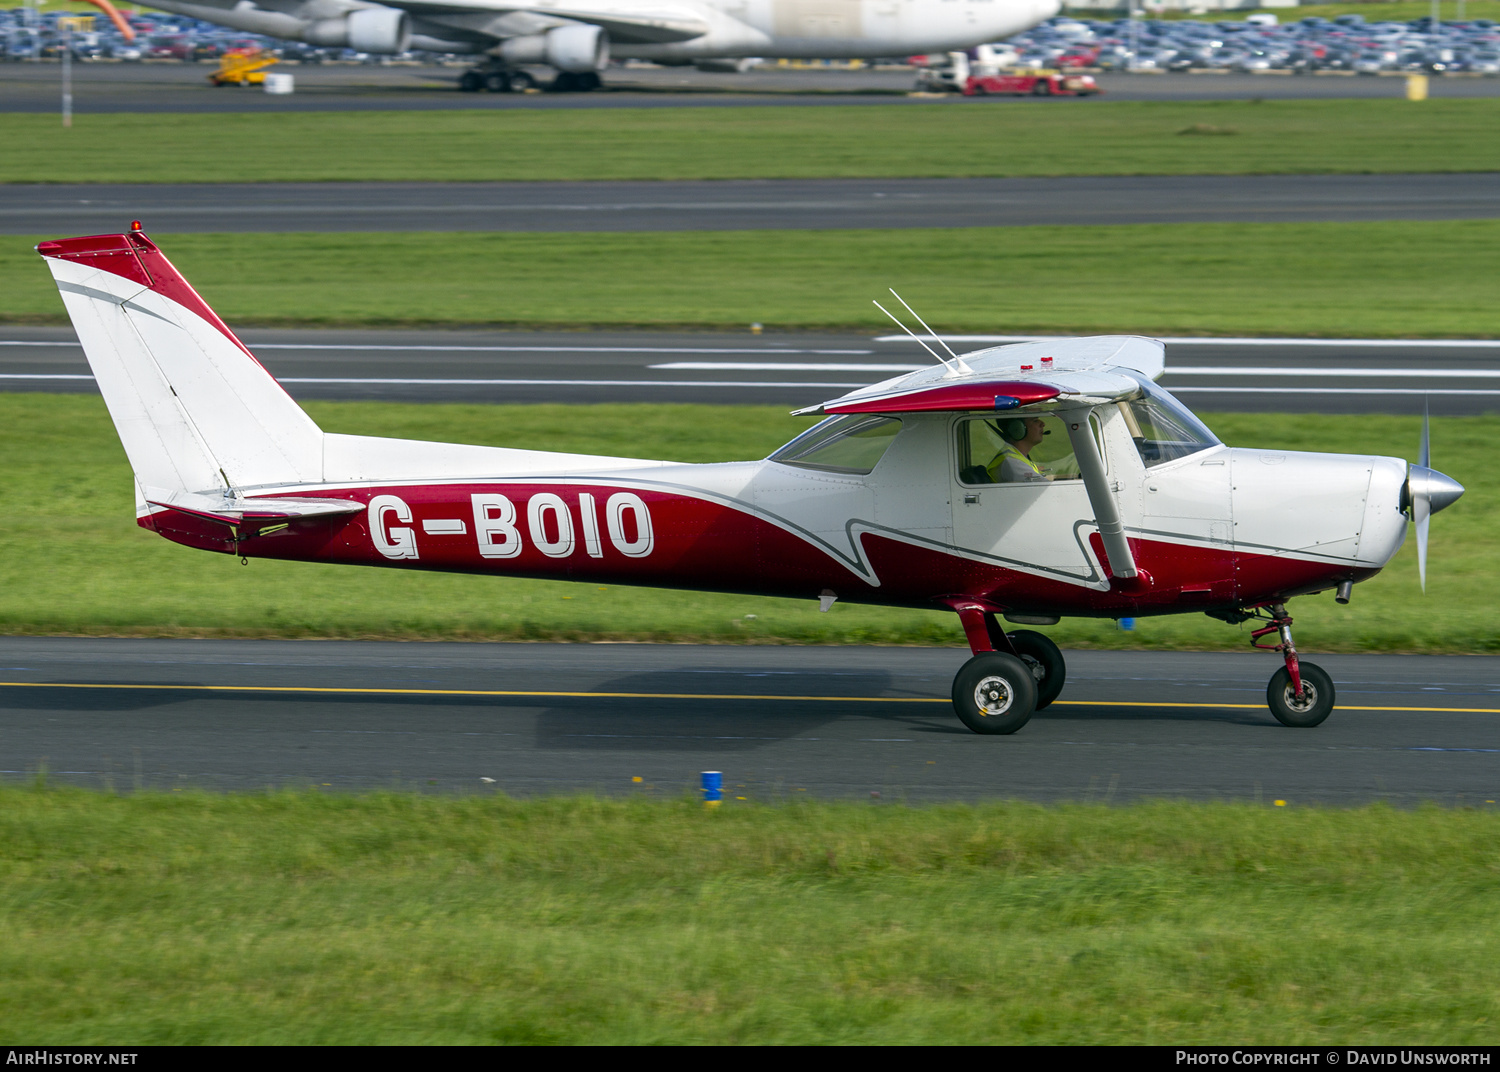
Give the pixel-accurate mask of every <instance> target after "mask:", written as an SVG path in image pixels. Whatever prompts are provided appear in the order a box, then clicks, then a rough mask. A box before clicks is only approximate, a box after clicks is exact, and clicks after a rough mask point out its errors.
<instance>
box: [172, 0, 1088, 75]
mask: <svg viewBox="0 0 1500 1072" xmlns="http://www.w3.org/2000/svg"><path fill="white" fill-rule="evenodd" d="M149 6H150V7H155V8H160V9H162V10H164V11H171V12H174V13H176V14H181V15H188V16H191V17H193V18H198V19H203V20H205V21H207V22H213V23H218V24H219V25H222V26H230V27H233V28H234V29H237V30H244V31H247V32H251V33H262V34H266V35H268V36H272V37H283V38H289V39H292V40H308V38H307V37H306V33H307V28H308V27H310V26H312V25H313V24H314V23H316V22H320V21H323V20H326V19H329V18H336V17H341V16H342V15H343V14H345V13H347V12H348V11H353V10H357V9H360V8H367V7H374V6H379V5H374V4H370V3H365V2H362V0H259V2H258V3H257V2H251V0H200V2H197V3H184V2H179V0H155V2H153V3H151V4H150V5H149ZM390 6H392V7H404V6H405V5H403V4H401V3H399V2H398V3H393V4H391V5H390ZM452 7H460V8H465V9H468V13H465V14H454V15H449V14H447V13H446V12H447V11H450V10H452V8H450V7H449V6H448V5H445V6H444V9H445V13H444V14H430V13H428V12H426V11H422V10H420V9H412V10H411V13H412V15H413V17H414V18H415V19H416V20H417V23H416V24H415V30H416V31H417V35H418V37H419V43H420V44H421V45H422V46H423V47H431V48H441V47H443V45H444V44H448V45H451V46H452V48H451V50H452V51H456V52H484V51H489V50H491V49H492V48H494V47H498V44H499V42H500V41H502V40H504V39H506V38H508V37H511V36H516V35H517V34H519V33H537V32H539V31H545V30H546V29H548V28H550V27H553V26H562V25H568V24H570V22H571V20H569V19H567V18H566V17H565V16H561V15H559V16H553V15H551V14H549V13H548V9H549V8H550V9H559V10H563V11H567V12H569V13H571V14H575V15H577V16H579V17H580V18H581V19H587V18H588V16H590V15H597V16H598V17H599V19H600V20H601V21H606V20H608V19H609V17H610V16H611V15H616V16H619V17H622V18H624V17H633V18H647V17H652V16H662V17H669V18H670V17H676V18H678V19H681V20H685V21H688V22H690V23H696V24H699V25H703V26H706V27H707V30H706V32H705V33H702V34H700V35H699V36H697V37H693V38H691V39H689V40H685V41H672V42H667V43H636V42H631V41H626V40H622V39H620V38H619V35H616V36H614V37H612V38H611V41H610V54H611V55H613V56H615V57H618V58H622V59H646V60H662V61H667V62H672V61H681V62H692V61H694V60H701V59H717V58H726V59H732V58H736V57H743V56H772V57H791V58H798V57H801V58H818V59H840V58H849V59H869V58H873V57H880V56H908V55H913V54H917V53H926V52H944V51H949V50H953V49H965V48H970V47H972V46H975V45H979V44H982V43H984V42H987V41H997V40H1000V39H1003V38H1006V37H1009V36H1011V35H1013V34H1017V33H1020V32H1021V31H1023V30H1027V29H1030V28H1031V27H1032V26H1035V25H1036V24H1037V23H1039V22H1042V21H1043V20H1045V19H1048V18H1051V17H1052V16H1053V15H1055V14H1057V12H1058V11H1059V10H1060V2H1059V0H665V2H656V0H566V2H563V3H558V2H555V0H542V2H540V3H536V4H533V5H531V6H529V7H527V8H525V9H523V12H524V13H517V7H518V5H510V4H506V5H504V6H501V5H499V4H486V2H485V0H458V2H457V3H455V4H454V5H452ZM485 14H492V15H493V16H494V17H493V19H490V20H488V22H485V20H483V19H480V18H479V16H483V15H485ZM476 19H478V20H479V21H478V23H476ZM445 33H451V35H452V36H451V40H450V39H449V38H448V37H446V36H445ZM485 38H488V41H486V40H485Z"/></svg>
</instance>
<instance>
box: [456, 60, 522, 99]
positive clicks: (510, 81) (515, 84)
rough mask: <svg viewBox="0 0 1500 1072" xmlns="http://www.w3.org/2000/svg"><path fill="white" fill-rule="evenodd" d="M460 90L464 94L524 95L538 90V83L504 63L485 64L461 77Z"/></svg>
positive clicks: (471, 69)
mask: <svg viewBox="0 0 1500 1072" xmlns="http://www.w3.org/2000/svg"><path fill="white" fill-rule="evenodd" d="M458 88H459V89H460V90H461V91H462V92H464V93H479V92H481V91H485V92H489V93H524V92H526V91H527V90H528V89H536V88H537V81H536V79H535V78H533V77H532V76H531V75H530V74H528V73H527V72H525V71H522V70H518V69H516V68H514V67H507V66H506V65H505V64H503V63H485V64H481V65H479V66H478V67H470V68H469V69H468V70H467V71H465V72H464V73H463V74H461V75H459V76H458Z"/></svg>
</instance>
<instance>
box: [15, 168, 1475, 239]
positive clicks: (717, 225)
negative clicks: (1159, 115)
mask: <svg viewBox="0 0 1500 1072" xmlns="http://www.w3.org/2000/svg"><path fill="white" fill-rule="evenodd" d="M1497 180H1500V176H1496V175H1494V174H1490V173H1474V174H1451V175H1148V176H1142V175H1124V176H1114V175H1099V176H1069V177H1061V178H1009V179H996V178H977V179H976V178H962V179H777V180H724V181H715V182H603V181H601V182H506V183H498V182H497V183H469V182H457V183H423V182H389V183H385V182H382V183H357V182H328V183H200V184H183V183H166V184H144V183H143V184H134V185H105V184H100V185H92V184H91V185H73V184H56V185H37V184H12V185H5V186H0V234H24V235H66V234H100V233H108V232H110V231H116V230H121V229H123V228H125V227H128V226H129V225H130V221H131V220H141V221H143V222H144V223H145V224H146V229H147V230H148V231H150V232H152V233H156V234H192V233H213V234H222V233H237V232H240V233H242V232H292V231H303V232H308V231H324V232H331V231H367V232H374V231H573V232H578V231H742V230H761V229H773V228H774V229H783V228H790V229H817V230H837V229H843V228H911V227H1021V226H1032V225H1038V224H1075V225H1076V224H1084V225H1087V224H1122V223H1195V222H1229V223H1269V222H1292V223H1298V222H1313V221H1324V220H1329V221H1371V220H1456V219H1494V218H1497V217H1500V181H1497Z"/></svg>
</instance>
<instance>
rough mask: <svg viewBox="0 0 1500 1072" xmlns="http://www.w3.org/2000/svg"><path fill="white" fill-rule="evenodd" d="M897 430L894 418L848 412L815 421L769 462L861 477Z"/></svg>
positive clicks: (894, 437)
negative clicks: (816, 422)
mask: <svg viewBox="0 0 1500 1072" xmlns="http://www.w3.org/2000/svg"><path fill="white" fill-rule="evenodd" d="M899 431H901V421H900V420H899V419H898V418H896V417H878V416H873V415H870V414H863V413H850V414H846V415H844V416H842V417H830V418H828V420H826V421H823V422H822V423H820V424H815V425H813V427H811V428H809V429H808V430H807V431H805V432H803V433H802V434H801V435H799V436H798V437H797V438H796V439H794V440H792V441H791V442H790V443H788V444H787V445H786V446H784V447H782V448H781V449H780V450H778V451H777V452H776V453H775V454H772V455H771V461H773V462H781V463H782V464H783V465H796V466H800V467H801V468H803V469H820V470H822V471H824V472H829V473H852V474H855V475H859V476H863V475H865V474H867V473H870V472H873V471H874V469H875V466H876V465H877V464H878V463H879V461H880V459H881V457H883V456H884V454H885V452H886V449H887V448H888V447H890V445H891V444H892V443H893V442H895V439H896V433H897V432H899Z"/></svg>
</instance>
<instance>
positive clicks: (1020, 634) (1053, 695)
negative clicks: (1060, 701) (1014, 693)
mask: <svg viewBox="0 0 1500 1072" xmlns="http://www.w3.org/2000/svg"><path fill="white" fill-rule="evenodd" d="M1006 636H1008V637H1010V643H1011V646H1012V647H1013V648H1015V649H1016V654H1017V655H1019V656H1020V657H1021V661H1022V662H1023V663H1025V664H1026V665H1027V666H1029V667H1030V668H1031V676H1032V677H1033V678H1035V679H1036V709H1037V710H1038V711H1040V710H1042V708H1044V707H1046V706H1047V705H1048V704H1050V703H1051V702H1052V701H1053V700H1055V699H1057V698H1058V696H1060V695H1061V694H1062V690H1063V684H1064V683H1065V682H1066V681H1067V679H1068V665H1067V663H1065V662H1064V661H1063V653H1062V652H1061V651H1060V650H1058V647H1057V645H1056V644H1054V643H1052V638H1051V637H1049V636H1046V635H1045V634H1042V633H1037V632H1034V631H1032V630H1030V629H1017V630H1016V631H1015V632H1014V633H1007V634H1006Z"/></svg>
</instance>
